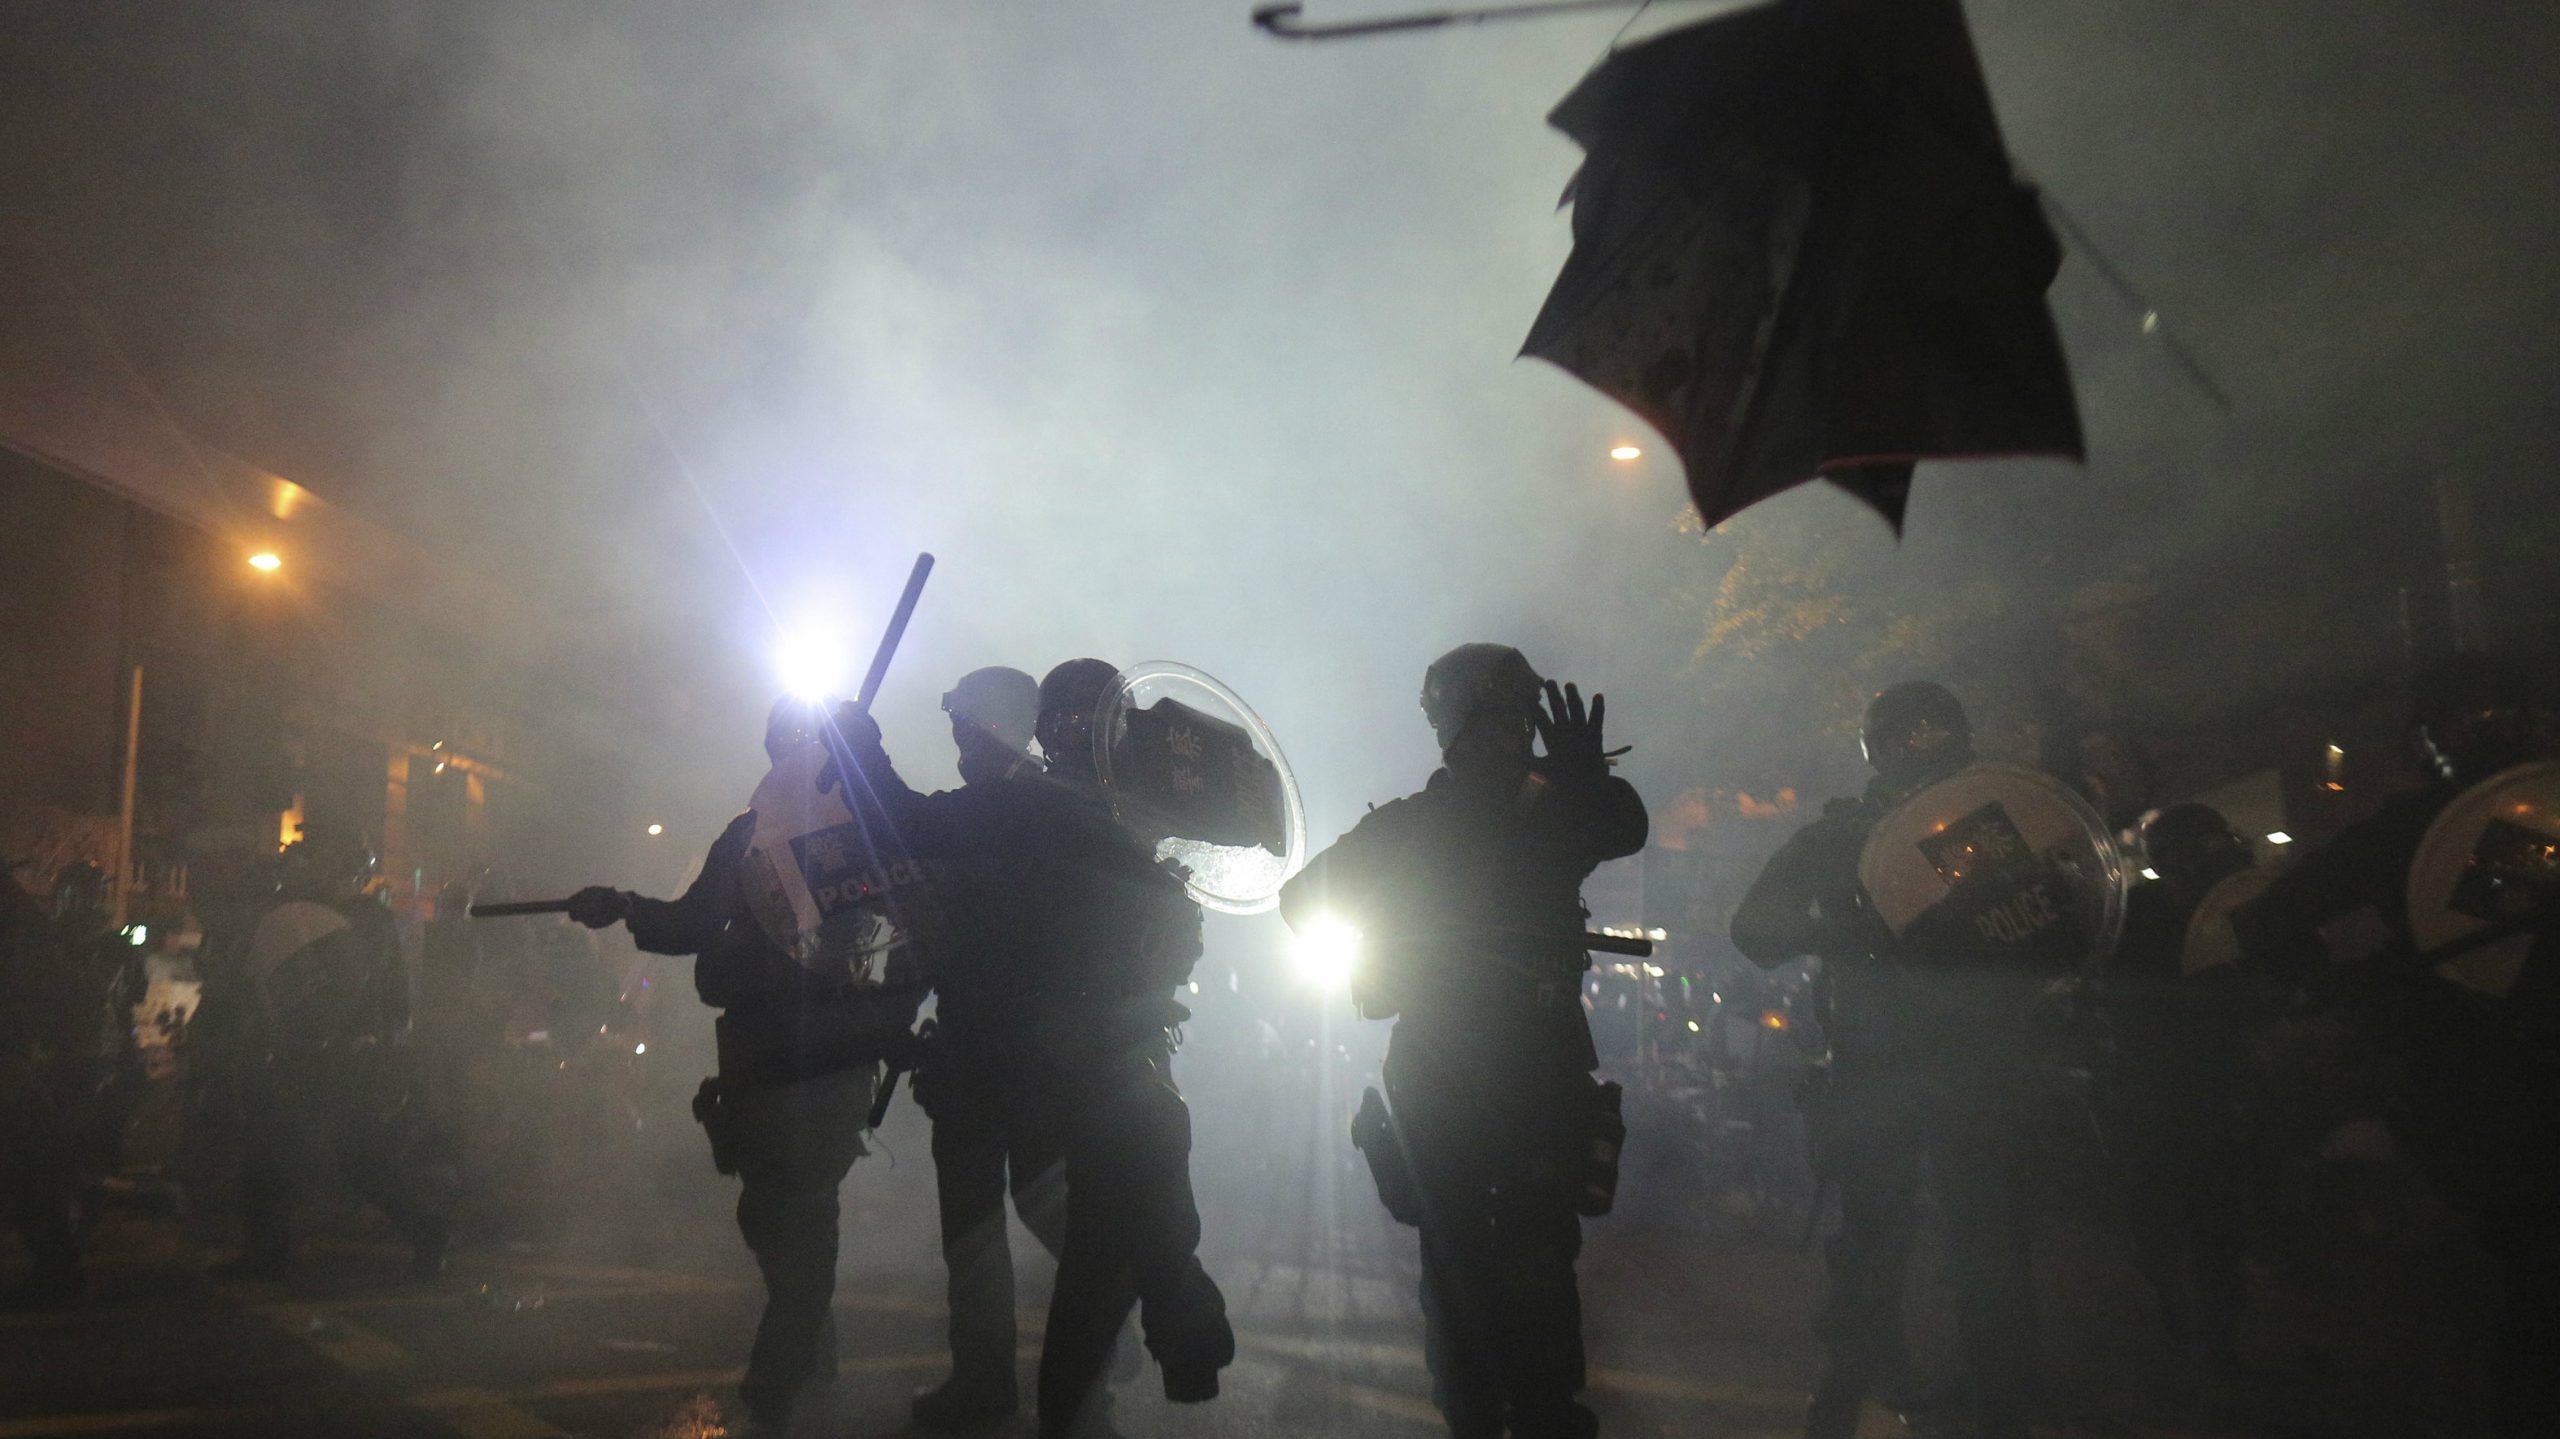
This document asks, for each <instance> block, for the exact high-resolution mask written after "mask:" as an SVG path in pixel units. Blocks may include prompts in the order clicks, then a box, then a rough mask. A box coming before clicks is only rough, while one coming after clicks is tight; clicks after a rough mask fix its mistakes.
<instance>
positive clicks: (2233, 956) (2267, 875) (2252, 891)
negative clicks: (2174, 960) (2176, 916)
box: [2178, 865, 2283, 974]
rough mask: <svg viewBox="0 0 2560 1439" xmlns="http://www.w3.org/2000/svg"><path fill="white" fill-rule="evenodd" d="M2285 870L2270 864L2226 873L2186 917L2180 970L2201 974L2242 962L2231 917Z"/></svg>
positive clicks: (2238, 939) (2180, 954) (2263, 892)
mask: <svg viewBox="0 0 2560 1439" xmlns="http://www.w3.org/2000/svg"><path fill="white" fill-rule="evenodd" d="M2281 873H2283V871H2281V870H2279V869H2276V868H2274V867H2273V866H2269V865H2259V866H2257V867H2256V868H2253V869H2244V870H2242V871H2240V872H2239V873H2238V874H2232V875H2225V876H2223V878H2222V879H2221V881H2220V882H2218V883H2217V884H2215V885H2214V887H2213V888H2211V889H2208V890H2206V891H2205V892H2204V898H2202V899H2200V900H2197V901H2196V909H2195V913H2194V914H2192V915H2190V916H2188V917H2187V936H2186V938H2185V940H2183V941H2182V942H2181V943H2180V945H2179V948H2178V972H2179V973H2180V974H2202V973H2204V972H2205V971H2206V970H2208V969H2222V968H2225V967H2229V966H2236V965H2238V964H2239V963H2240V962H2241V959H2242V955H2241V953H2240V935H2239V933H2238V931H2236V930H2234V929H2233V928H2232V927H2231V916H2232V915H2234V914H2237V913H2238V912H2239V911H2240V909H2241V907H2242V906H2243V905H2246V904H2247V903H2248V902H2249V901H2251V900H2253V899H2256V898H2257V897H2258V896H2259V895H2262V894H2265V893H2266V892H2267V886H2268V885H2271V884H2273V883H2275V882H2276V876H2277V875H2278V874H2281Z"/></svg>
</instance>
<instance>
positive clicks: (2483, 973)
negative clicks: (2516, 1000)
mask: <svg viewBox="0 0 2560 1439" xmlns="http://www.w3.org/2000/svg"><path fill="white" fill-rule="evenodd" d="M2554 904H2560V762H2554V761H2550V760H2538V761H2536V762H2534V763H2532V764H2524V765H2518V766H2516V767H2515V768H2514V769H2511V770H2507V771H2506V772H2504V773H2502V774H2498V775H2495V776H2492V777H2491V778H2489V779H2486V780H2483V781H2481V782H2480V783H2479V784H2476V785H2474V786H2472V787H2471V788H2470V789H2467V790H2464V791H2463V792H2462V793H2461V794H2458V795H2456V796H2454V799H2453V802H2452V803H2451V804H2448V805H2446V806H2445V807H2444V810H2443V812H2442V813H2440V814H2438V815H2437V816H2436V819H2435V823H2433V824H2431V825H2429V826H2428V827H2427V834H2426V838H2424V839H2422V840H2420V841H2419V842H2418V852H2417V855H2416V857H2415V858H2414V859H2412V860H2411V861H2410V863H2409V933H2410V935H2411V937H2413V938H2414V939H2416V940H2417V942H2418V948H2419V949H2420V950H2421V951H2422V952H2423V951H2445V952H2446V957H2445V958H2444V959H2443V960H2442V961H2441V962H2439V963H2438V965H2437V966H2436V970H2437V972H2438V973H2439V974H2442V975H2443V976H2444V977H2445V978H2447V979H2450V980H2452V981H2454V982H2455V983H2457V984H2461V985H2465V986H2467V987H2469V988H2472V989H2476V990H2479V991H2481V992H2482V993H2484V994H2493V995H2503V994H2505V993H2506V992H2507V991H2508V990H2509V989H2512V988H2514V987H2515V982H2516V976H2517V975H2518V974H2519V973H2521V972H2522V971H2523V969H2524V963H2525V957H2526V955H2527V954H2528V953H2529V952H2530V951H2531V949H2532V947H2533V936H2532V935H2531V934H2530V933H2528V932H2526V931H2527V927H2528V926H2529V925H2530V924H2532V923H2533V921H2534V917H2535V915H2536V914H2537V913H2538V912H2541V911H2546V910H2548V909H2549V908H2550V907H2551V906H2552V905H2554Z"/></svg>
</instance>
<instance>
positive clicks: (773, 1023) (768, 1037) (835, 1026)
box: [569, 700, 922, 1434]
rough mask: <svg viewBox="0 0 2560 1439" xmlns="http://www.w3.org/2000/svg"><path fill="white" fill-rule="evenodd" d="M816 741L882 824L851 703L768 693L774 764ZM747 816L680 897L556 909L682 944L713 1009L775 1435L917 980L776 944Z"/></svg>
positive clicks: (825, 1362) (755, 1356)
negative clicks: (757, 905)
mask: <svg viewBox="0 0 2560 1439" xmlns="http://www.w3.org/2000/svg"><path fill="white" fill-rule="evenodd" d="M820 744H824V745H826V746H827V747H828V749H829V750H830V751H831V752H832V754H833V756H834V762H835V770H834V773H835V774H836V775H837V776H838V778H839V779H840V780H841V781H842V782H843V783H844V786H845V790H846V793H847V797H848V800H849V802H850V803H851V804H852V806H853V809H854V813H855V815H856V817H857V819H858V820H859V821H860V822H861V823H862V824H863V826H864V828H865V830H866V831H867V832H868V833H869V834H870V835H872V836H874V837H885V836H886V835H887V834H888V833H889V832H891V831H892V830H893V829H894V827H895V825H894V820H895V818H896V817H895V815H894V814H893V813H891V812H889V811H887V810H884V809H882V808H881V807H879V806H878V804H877V803H876V801H874V800H873V799H871V798H870V797H871V796H873V795H877V794H879V793H883V792H892V793H894V792H896V791H898V790H900V789H901V788H902V787H901V786H899V785H898V782H897V777H896V774H895V772H894V771H893V770H892V769H891V768H890V765H889V757H888V755H887V753H886V752H885V751H884V750H882V748H881V746H880V731H879V728H878V727H877V726H876V725H874V724H873V723H872V721H871V719H870V717H869V716H868V715H866V714H863V713H861V712H860V711H858V710H856V709H854V708H853V707H852V706H850V705H846V706H842V707H840V708H838V709H837V710H835V711H834V712H833V713H832V714H827V713H824V712H822V711H820V710H818V709H816V708H815V707H813V706H809V705H805V704H801V703H798V702H796V701H791V700H785V701H784V702H782V703H781V704H779V705H777V706H775V707H774V710H773V714H772V717H771V718H770V720H769V721H768V722H767V725H766V729H765V752H766V754H767V755H768V756H770V757H771V758H772V759H773V761H774V763H775V765H776V767H777V769H780V768H781V767H782V766H784V765H785V764H786V763H788V762H791V761H793V760H794V759H795V757H799V756H802V755H803V754H804V752H805V751H807V750H808V748H809V747H810V746H813V745H820ZM757 818H758V816H757V814H756V812H755V811H754V810H749V811H748V812H747V813H745V814H742V815H740V816H738V818H736V819H734V820H732V821H730V823H729V827H728V828H727V829H725V830H723V831H721V834H720V838H719V839H718V840H716V841H714V842H713V843H712V846H711V851H710V853H709V854H708V855H707V856H706V857H705V858H704V860H703V864H702V872H701V873H700V874H699V875H698V876H696V877H695V879H694V882H693V884H692V887H690V888H688V889H687V890H686V891H685V892H684V893H683V894H682V895H680V896H678V897H677V898H675V899H672V900H661V899H649V898H646V897H644V896H641V895H636V894H632V893H629V892H627V891H622V890H614V889H606V888H603V887H600V886H599V887H594V888H589V889H584V890H580V891H579V892H578V893H577V894H576V895H574V896H572V897H571V900H570V905H571V908H570V911H569V913H570V917H571V918H573V919H575V920H577V921H578V922H579V923H581V924H584V925H586V926H587V927H589V928H591V929H602V928H604V927H606V926H607V925H611V924H614V923H617V922H620V923H624V924H627V925H628V926H629V927H630V930H631V938H632V940H633V942H634V943H636V944H637V945H639V947H640V948H642V949H644V950H647V951H649V952H650V953H652V954H689V955H693V956H694V957H695V958H694V967H693V980H694V988H695V989H696V990H697V991H698V992H699V993H700V994H701V996H702V1002H703V1003H705V1004H708V1005H710V1006H712V1007H713V1008H715V1009H718V1010H720V1011H721V1015H720V1019H719V1023H718V1026H717V1041H718V1045H719V1065H720V1073H719V1076H718V1077H717V1078H716V1079H713V1080H708V1081H705V1083H704V1086H703V1091H702V1093H701V1095H700V1096H698V1097H697V1098H696V1100H695V1102H694V1109H695V1115H696V1117H697V1118H699V1119H700V1120H701V1121H702V1123H703V1126H704V1128H705V1129H706V1130H707V1131H708V1132H709V1136H710V1140H711V1151H712V1160H713V1163H714V1164H715V1165H716V1166H717V1167H718V1168H719V1170H720V1172H722V1173H723V1174H736V1175H737V1176H738V1178H739V1181H740V1184H739V1193H738V1232H739V1234H740V1235H741V1236H742V1237H743V1238H744V1239H745V1240H746V1243H747V1248H748V1249H750V1250H751V1251H753V1252H754V1254H755V1257H756V1265H757V1267H758V1268H759V1269H760V1270H761V1271H762V1272H763V1275H764V1285H765V1308H764V1317H763V1319H762V1320H761V1321H760V1322H759V1323H758V1324H757V1326H756V1336H755V1344H754V1347H753V1348H752V1349H751V1350H750V1351H749V1352H748V1356H747V1373H746V1377H745V1379H744V1380H743V1381H741V1383H740V1384H739V1386H738V1387H739V1394H740V1397H741V1398H742V1399H743V1400H744V1401H745V1403H746V1407H747V1413H748V1416H749V1419H750V1421H751V1422H752V1424H753V1425H754V1428H755V1431H756V1432H761V1433H771V1434H780V1433H783V1432H785V1430H786V1429H787V1428H788V1426H789V1424H790V1422H791V1415H792V1412H793V1409H794V1407H795V1406H797V1405H799V1404H800V1403H801V1400H802V1395H803V1393H804V1391H805V1390H806V1389H807V1387H808V1386H809V1384H810V1383H811V1381H813V1380H816V1379H821V1378H832V1377H833V1375H834V1373H835V1368H836V1346H835V1324H834V1319H833V1314H832V1305H833V1303H834V1297H835V1284H836V1255H837V1246H838V1234H837V1213H838V1211H837V1197H836V1191H837V1189H838V1187H839V1186H840V1185H842V1184H843V1182H844V1177H845V1175H846V1174H847V1173H848V1172H850V1171H851V1169H852V1168H853V1161H854V1160H855V1159H856V1158H858V1157H859V1156H861V1155H862V1154H863V1153H865V1152H866V1151H865V1150H864V1147H863V1142H862V1136H863V1132H864V1130H865V1129H866V1127H867V1124H868V1119H869V1114H870V1109H871V1099H872V1091H873V1088H874V1086H875V1085H877V1084H878V1082H879V1079H880V1072H881V1064H882V1061H883V1060H884V1059H887V1058H890V1057H892V1056H896V1055H899V1054H902V1053H903V1052H904V1050H905V1047H906V1046H907V1045H908V1044H909V1043H910V1042H911V1041H910V1039H909V1036H908V1033H907V1026H908V1025H909V1024H911V1023H912V1022H913V1021H914V1018H915V1011H916V1007H917V1005H918V1004H919V1003H920V1001H921V999H922V994H921V991H920V989H919V988H918V987H917V986H916V984H915V983H914V980H913V976H912V975H910V974H907V973H906V972H904V970H903V968H902V967H901V966H902V965H903V962H904V961H903V958H902V951H901V950H897V949H892V950H890V951H889V952H888V958H887V959H886V960H885V961H884V963H883V965H882V967H881V972H879V973H874V972H873V970H872V966H871V959H872V958H873V956H872V954H871V953H869V952H868V951H867V950H862V949H857V948H852V947H848V946H844V945H838V944H836V943H834V942H832V939H831V940H830V942H829V943H827V944H825V945H822V946H821V947H820V948H818V949H817V950H816V951H815V952H813V953H811V954H809V955H807V956H806V957H805V958H804V957H801V956H798V955H795V954H794V953H793V952H791V951H790V950H786V949H785V948H783V946H782V944H781V943H779V942H778V941H777V940H776V939H775V938H774V937H773V936H772V934H771V933H770V932H769V931H768V929H767V927H766V925H765V924H764V923H760V922H759V919H758V916H757V914H756V912H755V909H754V907H753V904H752V903H751V898H750V896H751V893H752V892H753V891H754V889H755V887H756V886H757V885H758V884H759V883H760V882H761V876H760V875H759V874H758V873H757V872H756V870H757V866H756V865H755V863H754V856H753V855H752V853H751V845H752V842H753V841H754V839H755V837H756V831H757ZM895 868H896V866H894V864H888V863H881V864H879V865H878V867H877V868H876V869H875V870H874V871H873V873H872V879H871V885H872V888H873V889H874V890H875V891H877V892H879V893H881V894H884V895H885V894H887V893H889V891H890V890H891V889H892V888H893V886H892V884H891V871H892V870H894V869H895ZM862 933H863V934H864V935H866V936H874V937H876V935H877V930H876V928H874V929H866V930H864V931H862Z"/></svg>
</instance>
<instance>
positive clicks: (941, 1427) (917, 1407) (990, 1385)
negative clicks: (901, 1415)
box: [911, 1374, 1022, 1433]
mask: <svg viewBox="0 0 2560 1439" xmlns="http://www.w3.org/2000/svg"><path fill="white" fill-rule="evenodd" d="M1021 1407H1022V1396H1021V1394H1020V1393H1018V1392H1017V1391H1016V1390H1015V1388H1014V1382H1013V1376H1012V1375H1010V1374H1007V1375H1005V1376H1003V1377H1002V1378H996V1377H993V1376H990V1377H987V1378H984V1379H980V1378H974V1377H969V1376H963V1375H959V1374H954V1375H952V1376H951V1377H950V1378H948V1379H945V1380H943V1381H942V1382H941V1383H940V1384H938V1385H936V1386H934V1387H933V1388H931V1389H919V1390H917V1391H916V1397H915V1404H914V1406H913V1408H912V1411H911V1412H912V1413H913V1414H914V1416H915V1421H916V1427H917V1428H919V1429H931V1430H934V1431H936V1432H939V1433H952V1432H958V1431H966V1430H972V1429H985V1428H988V1427H990V1426H991V1425H994V1424H997V1423H999V1422H1001V1421H1003V1420H1005V1419H1009V1418H1011V1417H1012V1416H1013V1413H1014V1411H1015V1410H1017V1409H1020V1408H1021Z"/></svg>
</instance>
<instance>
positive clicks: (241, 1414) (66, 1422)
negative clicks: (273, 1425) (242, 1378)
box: [0, 1408, 269, 1439]
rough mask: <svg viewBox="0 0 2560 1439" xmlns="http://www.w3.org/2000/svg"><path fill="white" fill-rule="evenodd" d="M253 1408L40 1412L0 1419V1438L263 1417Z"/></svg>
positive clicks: (38, 1438) (45, 1438)
mask: <svg viewBox="0 0 2560 1439" xmlns="http://www.w3.org/2000/svg"><path fill="white" fill-rule="evenodd" d="M268 1415H269V1411H268V1410H265V1409H257V1408H228V1409H128V1410H125V1411H123V1412H121V1413H112V1414H43V1415H36V1416H32V1417H29V1418H24V1419H0V1439H53V1436H56V1435H67V1434H118V1433H124V1432H127V1431H130V1430H135V1429H197V1428H202V1427H203V1426H205V1425H207V1424H237V1423H241V1422H243V1421H246V1420H251V1419H259V1418H264V1417H267V1416H268Z"/></svg>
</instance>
